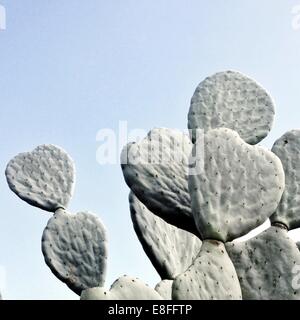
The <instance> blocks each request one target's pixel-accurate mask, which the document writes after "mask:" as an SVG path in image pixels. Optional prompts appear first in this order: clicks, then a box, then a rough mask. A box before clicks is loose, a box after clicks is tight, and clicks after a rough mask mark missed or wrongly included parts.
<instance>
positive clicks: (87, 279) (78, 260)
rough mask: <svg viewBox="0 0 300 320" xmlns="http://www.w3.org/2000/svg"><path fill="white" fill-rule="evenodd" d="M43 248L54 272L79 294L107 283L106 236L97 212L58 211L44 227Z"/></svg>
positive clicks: (48, 263) (47, 261)
mask: <svg viewBox="0 0 300 320" xmlns="http://www.w3.org/2000/svg"><path fill="white" fill-rule="evenodd" d="M42 251H43V254H44V258H45V261H46V264H47V265H48V266H49V268H50V269H51V271H52V272H53V273H54V274H55V275H56V276H57V277H58V278H59V279H60V280H61V281H63V282H64V283H66V285H67V286H68V287H69V288H70V289H71V290H73V291H74V292H75V293H77V294H78V295H80V294H81V292H82V290H85V289H88V288H93V287H98V286H103V285H104V281H105V275H106V263H107V236H106V231H105V228H104V226H103V224H102V222H101V221H100V219H99V218H98V217H96V216H95V215H93V214H91V213H88V212H79V213H77V214H75V215H73V214H70V213H68V212H66V211H64V210H61V209H60V210H58V211H56V212H55V214H54V215H53V217H52V218H51V219H50V220H49V221H48V224H47V227H46V228H45V230H44V233H43V237H42Z"/></svg>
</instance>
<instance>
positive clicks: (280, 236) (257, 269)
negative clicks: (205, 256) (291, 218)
mask: <svg viewBox="0 0 300 320" xmlns="http://www.w3.org/2000/svg"><path fill="white" fill-rule="evenodd" d="M226 249H227V251H228V253H229V256H230V258H231V260H232V261H233V263H234V266H235V269H236V271H237V274H238V277H239V281H240V284H241V288H242V295H243V299H245V300H294V299H296V300H299V299H300V290H299V288H296V287H295V283H294V282H295V271H297V269H295V267H297V266H300V253H299V250H298V248H297V246H296V244H295V243H294V241H292V240H291V239H290V238H289V236H288V232H287V230H286V229H284V228H279V227H270V228H269V229H267V230H266V231H264V232H263V233H261V234H259V235H258V236H256V237H255V238H252V239H250V240H247V241H245V242H240V243H228V244H226ZM298 272H299V269H298Z"/></svg>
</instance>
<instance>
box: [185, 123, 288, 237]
mask: <svg viewBox="0 0 300 320" xmlns="http://www.w3.org/2000/svg"><path fill="white" fill-rule="evenodd" d="M192 154H193V156H195V160H194V159H193V160H192V161H193V162H195V164H196V168H197V172H196V171H195V172H196V174H191V175H190V176H189V190H190V193H191V199H192V210H193V216H194V219H195V222H196V225H197V228H198V231H199V233H200V235H201V238H202V239H215V240H220V241H223V242H227V241H231V240H233V239H236V238H238V237H241V236H243V235H245V234H247V233H248V232H249V231H251V230H252V229H254V228H255V227H257V226H259V225H260V224H262V223H263V222H264V221H265V220H267V219H268V218H269V217H270V215H271V214H272V213H273V212H274V211H275V210H276V208H277V206H278V204H279V201H280V198H281V196H282V193H283V190H284V172H283V168H282V165H281V162H280V160H279V159H278V158H277V156H276V155H274V154H273V153H272V152H270V151H268V150H266V149H264V148H263V147H260V146H251V145H249V144H247V143H245V142H244V141H243V140H242V139H241V138H240V137H239V135H238V134H237V133H236V132H234V131H232V130H230V129H226V128H220V129H214V130H210V131H208V133H207V134H205V136H204V140H203V141H197V142H196V144H195V145H194V148H193V153H192ZM191 157H192V156H191Z"/></svg>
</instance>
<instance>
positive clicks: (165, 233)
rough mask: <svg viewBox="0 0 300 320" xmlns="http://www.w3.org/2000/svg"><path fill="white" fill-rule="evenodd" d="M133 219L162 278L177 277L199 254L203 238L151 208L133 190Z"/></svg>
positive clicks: (143, 243)
mask: <svg viewBox="0 0 300 320" xmlns="http://www.w3.org/2000/svg"><path fill="white" fill-rule="evenodd" d="M129 202H130V211H131V218H132V222H133V226H134V229H135V231H136V234H137V236H138V238H139V240H140V242H141V244H142V246H143V248H144V250H145V252H146V254H147V256H148V257H149V259H150V260H151V262H152V264H153V265H154V267H155V269H156V270H157V272H158V273H159V275H160V276H161V278H162V279H174V278H175V277H176V276H177V275H179V274H180V273H182V272H183V271H185V270H186V269H187V268H188V267H189V266H190V265H191V264H192V263H193V260H194V259H195V258H196V256H197V255H198V253H199V251H200V248H201V243H202V242H201V240H200V239H199V238H197V237H196V236H195V235H193V234H192V233H190V232H187V231H185V230H182V229H179V228H177V227H175V226H172V225H171V224H168V223H167V222H165V221H164V220H163V219H161V218H159V217H158V216H156V215H154V214H153V213H152V212H151V211H149V210H148V209H147V208H146V207H145V206H144V205H143V204H142V203H141V202H140V201H139V200H138V198H137V197H136V196H135V195H134V194H133V193H132V192H131V193H130V195H129Z"/></svg>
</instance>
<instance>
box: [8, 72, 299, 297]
mask: <svg viewBox="0 0 300 320" xmlns="http://www.w3.org/2000/svg"><path fill="white" fill-rule="evenodd" d="M274 114H275V109H274V102H273V100H272V98H271V97H270V95H269V94H268V93H267V92H266V90H265V89H264V88H262V87H261V86H260V85H259V84H258V83H257V82H255V81H254V80H252V79H250V78H249V77H247V76H245V75H242V74H241V73H239V72H233V71H226V72H220V73H217V74H215V75H213V76H211V77H208V78H206V79H205V80H204V81H202V82H201V83H200V84H199V86H198V87H197V88H196V91H195V93H194V95H193V97H192V100H191V106H190V110H189V113H188V129H189V134H186V133H185V132H181V131H178V130H174V129H167V128H156V129H153V130H151V131H150V132H149V134H148V135H147V136H146V137H145V138H144V139H143V140H142V141H140V142H138V143H129V144H128V145H126V146H125V147H124V149H123V151H122V154H121V166H122V170H123V175H124V178H125V181H126V183H127V185H128V186H129V188H130V189H131V191H130V195H129V204H130V212H131V218H132V222H133V226H134V230H135V231H136V234H137V236H138V239H139V240H140V242H141V244H142V246H143V249H144V251H145V253H146V254H147V256H148V257H149V259H150V260H151V262H152V264H153V266H154V267H155V269H156V270H157V272H158V273H159V275H160V277H161V282H159V283H158V284H157V285H156V287H155V288H151V287H149V286H148V285H146V284H145V283H143V282H142V281H141V280H139V279H136V278H133V277H130V276H122V277H120V278H119V279H117V280H116V281H115V282H114V283H113V285H112V286H111V288H110V289H109V290H107V289H106V288H105V276H106V263H107V235H106V230H105V227H104V226H103V224H102V222H101V221H100V219H99V218H98V217H97V216H95V215H94V214H92V213H90V212H79V213H77V214H71V213H70V212H68V211H67V206H68V203H69V201H70V199H71V197H72V194H73V189H74V183H75V169H74V163H73V161H72V159H71V158H70V157H69V156H68V155H67V153H66V152H65V151H64V150H62V149H61V148H59V147H56V146H54V145H42V146H39V147H37V148H36V149H35V150H33V151H32V152H29V153H22V154H19V155H17V156H16V157H15V158H14V159H12V160H11V161H10V162H9V163H8V165H7V169H6V178H7V182H8V185H9V187H10V188H11V190H12V191H13V192H14V193H16V195H17V196H19V197H20V198H21V199H23V200H24V201H26V202H28V203H29V204H30V205H33V206H36V207H39V208H40V209H42V210H46V211H50V212H53V216H52V217H51V219H50V220H49V222H48V224H47V226H46V228H45V230H44V232H43V236H42V252H43V254H44V257H45V262H46V264H47V265H48V266H49V267H50V269H51V271H52V272H53V273H54V274H55V275H56V276H57V277H58V278H59V279H60V280H61V281H63V282H64V283H65V284H66V285H67V286H68V287H69V288H70V289H71V290H73V291H74V292H75V293H76V294H78V295H80V297H81V299H83V300H107V299H113V300H117V299H122V300H123V299H144V300H151V299H154V300H159V299H166V300H171V299H174V300H181V299H198V300H204V299H205V300H207V299H222V300H227V299H233V300H239V299H300V291H299V290H297V288H294V287H295V286H293V279H294V276H295V266H297V265H299V266H300V252H299V250H298V247H297V245H296V243H295V242H294V241H293V240H291V239H290V238H289V234H288V231H289V230H292V229H295V228H298V227H300V187H299V186H300V130H293V131H290V132H287V133H286V134H284V135H283V136H282V137H281V138H279V139H278V140H277V141H276V142H275V144H274V146H273V148H272V150H271V151H270V150H267V149H266V148H264V147H262V146H259V145H257V144H258V143H259V142H260V141H261V140H262V139H263V138H265V137H266V136H267V135H268V133H269V131H270V130H271V128H272V125H273V121H274ZM268 219H270V221H271V227H270V228H269V229H267V230H265V231H264V232H262V233H261V234H259V235H258V236H256V237H254V238H250V239H249V240H247V241H240V240H238V238H240V237H242V236H244V235H246V234H248V233H249V232H250V231H251V230H253V229H255V228H256V227H258V226H260V225H262V224H263V223H264V222H265V221H266V220H268Z"/></svg>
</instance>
